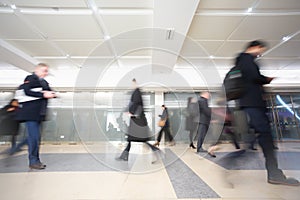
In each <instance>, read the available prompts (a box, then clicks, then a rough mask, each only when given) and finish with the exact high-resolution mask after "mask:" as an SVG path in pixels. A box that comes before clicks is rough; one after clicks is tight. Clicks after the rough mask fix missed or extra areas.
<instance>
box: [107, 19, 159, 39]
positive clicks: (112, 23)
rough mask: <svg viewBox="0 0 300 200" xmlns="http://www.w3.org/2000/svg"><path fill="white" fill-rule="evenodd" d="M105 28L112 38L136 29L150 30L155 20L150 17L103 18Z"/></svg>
mask: <svg viewBox="0 0 300 200" xmlns="http://www.w3.org/2000/svg"><path fill="white" fill-rule="evenodd" d="M102 17H103V20H104V23H105V26H106V28H107V30H108V33H109V34H110V36H112V37H115V36H117V35H118V34H122V33H124V32H125V33H126V32H128V31H133V30H136V29H142V28H149V27H152V25H153V19H152V16H151V15H150V16H149V15H140V16H124V15H123V16H122V15H118V16H107V15H105V16H102Z"/></svg>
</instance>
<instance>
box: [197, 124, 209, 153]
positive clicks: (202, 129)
mask: <svg viewBox="0 0 300 200" xmlns="http://www.w3.org/2000/svg"><path fill="white" fill-rule="evenodd" d="M207 130H208V124H199V126H198V130H197V135H198V142H197V151H198V152H199V151H201V150H202V144H203V141H204V138H205V136H206V134H207Z"/></svg>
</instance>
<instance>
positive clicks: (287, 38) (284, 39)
mask: <svg viewBox="0 0 300 200" xmlns="http://www.w3.org/2000/svg"><path fill="white" fill-rule="evenodd" d="M289 39H291V37H290V36H284V37H283V38H282V40H283V41H285V42H286V41H288V40H289Z"/></svg>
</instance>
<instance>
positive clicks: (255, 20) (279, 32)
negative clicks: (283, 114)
mask: <svg viewBox="0 0 300 200" xmlns="http://www.w3.org/2000/svg"><path fill="white" fill-rule="evenodd" d="M274 23H276V25H275V24H274ZM279 27H280V28H279ZM299 28H300V20H299V16H267V17H266V16H251V17H248V18H247V19H246V20H245V21H244V22H243V23H242V24H241V26H240V27H239V28H238V29H237V30H236V31H235V32H234V33H233V35H232V36H231V37H230V38H229V39H232V40H249V39H250V40H251V39H257V38H262V39H267V40H278V39H281V38H282V37H284V36H287V35H289V34H292V33H295V32H297V31H299Z"/></svg>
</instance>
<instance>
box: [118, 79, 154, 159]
mask: <svg viewBox="0 0 300 200" xmlns="http://www.w3.org/2000/svg"><path fill="white" fill-rule="evenodd" d="M132 82H133V84H134V86H135V90H134V91H133V93H132V95H131V99H130V103H129V115H130V122H129V127H128V134H127V136H128V137H127V141H128V144H127V147H126V148H125V149H124V151H123V152H122V154H121V155H120V157H118V158H117V160H124V161H128V156H129V151H130V148H131V142H144V143H146V144H147V145H148V146H149V147H150V148H151V150H152V151H155V152H157V151H158V150H159V148H157V147H155V146H153V145H152V144H150V143H148V141H149V139H150V130H149V127H148V122H147V119H146V116H145V113H144V105H143V99H142V94H141V91H140V89H139V88H138V87H137V84H136V80H135V79H133V80H132Z"/></svg>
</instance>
